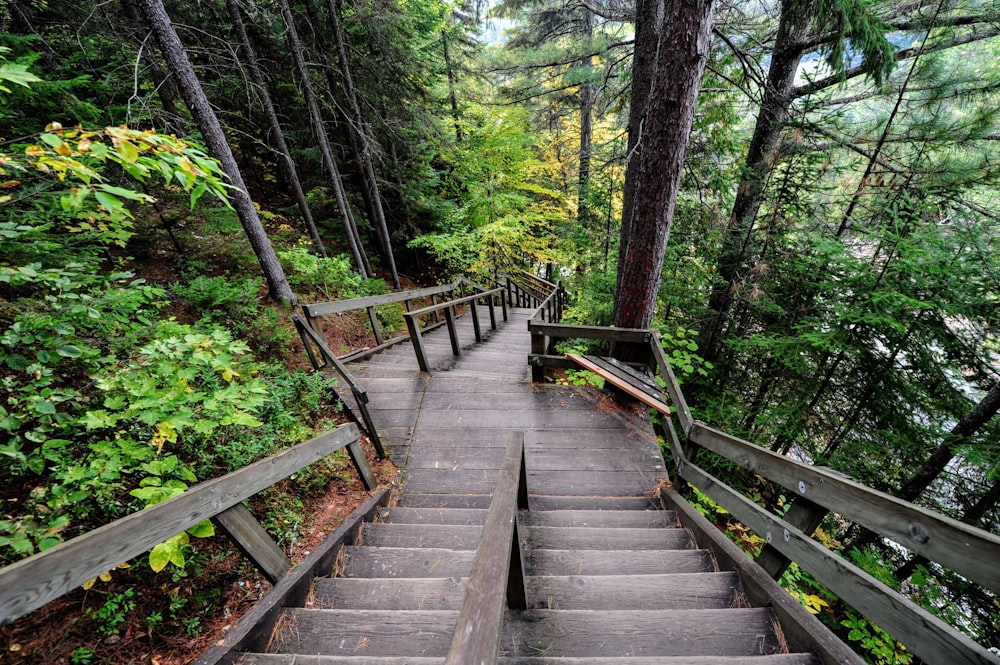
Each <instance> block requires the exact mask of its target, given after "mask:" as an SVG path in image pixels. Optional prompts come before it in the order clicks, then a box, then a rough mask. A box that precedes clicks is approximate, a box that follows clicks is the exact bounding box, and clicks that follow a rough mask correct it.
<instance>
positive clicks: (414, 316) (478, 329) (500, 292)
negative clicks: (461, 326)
mask: <svg viewBox="0 0 1000 665" xmlns="http://www.w3.org/2000/svg"><path fill="white" fill-rule="evenodd" d="M477 288H481V287H477ZM504 294H505V290H504V289H503V288H500V287H498V288H495V289H490V290H488V291H487V290H480V291H479V292H478V293H473V294H472V295H470V296H465V297H464V298H455V299H453V300H448V301H446V302H442V303H437V304H434V305H429V306H427V307H422V308H420V309H416V310H413V311H412V312H407V313H406V314H404V315H403V316H404V318H405V319H406V328H407V330H409V332H410V335H409V337H410V343H411V344H413V351H414V353H416V355H417V364H418V365H419V366H420V371H421V372H430V371H431V367H430V362H429V361H428V360H427V349H426V348H424V339H423V335H422V333H421V330H420V321H419V320H418V317H420V316H423V315H424V314H437V313H438V312H440V311H442V310H443V311H444V319H445V325H447V326H448V337H449V339H451V351H452V353H453V354H454V355H455V356H460V355H462V345H461V343H460V342H459V340H458V329H457V328H456V326H455V307H456V305H462V304H466V303H468V305H469V309H470V312H471V315H472V327H473V330H474V331H475V336H476V342H479V343H481V342H482V341H483V329H482V324H481V323H480V322H479V307H478V303H479V301H480V300H482V299H484V298H485V299H486V305H487V306H488V307H489V311H490V328H491V329H493V330H496V329H497V316H496V308H495V305H494V298H496V297H499V300H500V306H501V308H502V309H503V320H504V321H506V320H507V300H506V298H505V297H504Z"/></svg>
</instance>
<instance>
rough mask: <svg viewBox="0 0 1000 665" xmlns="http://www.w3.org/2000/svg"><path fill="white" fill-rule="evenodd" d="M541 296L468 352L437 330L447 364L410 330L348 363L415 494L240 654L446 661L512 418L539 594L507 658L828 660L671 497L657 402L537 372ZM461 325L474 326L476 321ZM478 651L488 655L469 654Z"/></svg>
mask: <svg viewBox="0 0 1000 665" xmlns="http://www.w3.org/2000/svg"><path fill="white" fill-rule="evenodd" d="M529 315H530V312H529V311H528V310H517V309H514V310H511V312H510V319H509V321H508V322H507V323H506V324H505V325H502V327H501V328H500V329H499V330H498V331H495V332H493V334H492V336H491V338H490V339H488V340H487V341H485V342H484V343H482V344H478V345H470V346H469V347H468V348H466V350H465V351H464V352H463V355H462V356H461V357H459V358H454V357H453V356H452V351H451V346H450V343H449V341H448V336H447V334H446V332H445V331H444V330H443V329H441V330H438V331H435V332H433V333H430V334H428V335H427V336H426V337H425V344H426V346H427V351H428V355H429V357H430V360H431V366H432V372H431V373H430V374H421V373H419V372H418V371H417V364H416V360H415V357H414V354H413V350H412V349H411V348H410V347H409V345H408V344H401V345H398V346H396V347H393V348H392V349H389V350H388V351H385V352H383V353H382V354H380V355H378V356H376V357H374V358H372V359H371V360H368V361H364V362H360V363H355V364H352V365H351V366H350V368H351V370H352V372H354V373H355V374H356V376H357V377H358V379H359V380H360V382H361V383H362V384H363V385H364V386H365V388H366V390H367V391H368V394H369V397H370V402H369V408H370V410H371V413H372V417H373V419H374V421H375V423H376V425H377V427H378V429H379V432H380V435H381V436H382V439H383V441H384V443H385V444H386V447H387V450H388V451H389V452H390V454H391V455H392V458H393V460H394V461H395V462H396V464H397V465H398V466H399V467H400V468H401V469H403V473H402V478H401V491H400V492H399V493H398V495H397V497H396V499H395V500H394V502H393V503H392V504H391V505H390V506H389V507H386V508H382V509H381V510H380V512H379V515H378V518H377V520H376V521H374V522H370V523H366V524H365V525H364V526H363V528H362V530H361V535H360V538H359V539H358V541H357V542H356V543H355V544H352V545H349V546H346V547H344V548H343V550H342V552H341V556H340V558H339V560H338V564H337V565H336V567H335V569H334V570H333V571H331V575H330V576H329V577H325V578H317V579H316V580H315V581H314V583H313V589H312V593H311V596H310V599H309V601H308V602H306V603H305V606H303V607H297V608H285V609H283V610H282V614H281V617H280V619H279V620H278V622H277V624H276V626H275V631H274V634H273V635H272V636H271V638H270V640H269V641H268V646H267V649H266V651H267V653H245V654H242V656H241V657H240V660H239V663H241V665H305V664H311V663H315V664H316V665H335V664H336V663H354V664H355V665H363V664H368V665H373V664H380V665H402V664H404V663H408V664H414V665H421V664H430V663H443V662H444V656H445V654H446V653H447V650H448V646H449V643H450V641H451V638H452V633H453V631H454V629H455V621H456V617H457V614H458V608H459V605H460V604H461V601H462V597H463V592H464V587H465V583H466V578H467V577H468V575H469V572H470V570H471V566H472V561H473V558H474V556H475V553H476V549H477V547H478V546H479V540H480V534H481V532H482V525H483V521H484V519H485V514H486V512H487V511H486V509H487V507H488V506H489V504H490V498H491V493H492V491H493V486H494V483H495V480H496V477H497V471H498V468H499V466H500V461H501V459H502V457H503V455H504V450H505V448H506V446H507V443H508V441H509V440H510V435H511V433H512V432H517V431H523V432H524V441H525V458H526V469H527V485H528V490H529V504H530V511H529V512H527V513H523V514H522V516H521V518H520V520H521V524H522V526H523V529H522V531H521V538H522V543H521V545H522V547H523V549H524V552H525V561H526V568H527V570H526V574H527V576H528V577H527V580H526V586H527V593H528V607H529V609H528V610H527V611H524V612H509V613H508V614H507V616H506V618H505V621H504V625H503V628H502V632H501V651H500V656H501V658H500V662H501V663H508V664H513V663H519V664H522V665H597V664H598V663H618V664H620V665H652V664H653V663H658V664H666V665H670V664H676V665H679V664H680V663H687V664H691V665H696V664H701V665H708V664H709V663H713V664H721V665H738V664H739V665H744V664H746V665H749V664H751V663H754V664H765V663H766V664H772V663H775V664H777V663H781V664H784V665H806V664H813V663H817V662H818V660H816V658H815V657H814V656H813V655H811V654H789V653H785V651H786V650H787V649H786V646H785V644H784V642H783V639H782V637H781V632H780V629H778V628H776V626H777V621H776V619H775V615H774V614H773V612H772V611H771V610H770V609H768V608H751V607H749V604H748V603H747V602H746V601H745V599H744V595H743V592H742V590H741V587H740V584H739V581H738V579H737V576H736V574H735V573H732V572H719V571H718V570H717V569H716V567H715V565H714V560H713V557H712V556H711V555H710V554H709V553H708V552H707V551H705V550H699V549H695V545H694V541H693V539H692V536H691V534H690V533H689V532H688V531H687V530H685V529H683V528H680V526H679V523H678V522H677V517H676V515H675V514H674V513H672V512H670V511H666V510H663V509H662V508H663V507H662V504H661V503H660V500H659V499H658V498H656V497H657V492H656V490H657V486H658V484H659V483H660V482H661V481H662V480H663V479H664V477H665V470H664V463H663V459H662V456H661V453H660V451H659V447H658V445H657V441H656V437H655V435H654V433H653V429H652V426H651V423H650V421H649V418H648V416H647V414H646V411H645V409H644V408H642V407H640V406H639V405H637V404H636V405H627V404H620V403H617V402H616V401H614V400H613V399H611V398H610V397H609V396H608V395H607V394H606V393H603V392H600V391H596V390H590V389H580V388H572V387H563V386H557V385H552V384H547V385H537V384H534V385H533V384H532V383H530V381H529V373H528V366H527V363H526V357H527V354H528V350H529V341H530V340H529V335H528V331H527V320H528V317H529ZM463 325H464V326H465V328H463V329H460V333H459V334H460V339H462V340H463V341H465V342H468V341H471V340H472V339H473V335H472V331H471V325H469V324H468V322H466V323H465V324H463ZM470 665H472V664H470Z"/></svg>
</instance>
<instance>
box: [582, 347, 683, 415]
mask: <svg viewBox="0 0 1000 665" xmlns="http://www.w3.org/2000/svg"><path fill="white" fill-rule="evenodd" d="M566 357H567V358H569V359H570V360H572V361H573V362H575V363H576V364H577V365H579V366H580V367H583V368H584V369H587V370H590V371H591V372H594V373H595V374H597V375H598V376H601V377H602V378H604V380H605V381H607V382H608V383H610V384H611V385H613V386H614V387H616V388H618V389H619V390H622V391H624V392H625V393H627V394H628V395H631V396H632V397H634V398H635V399H637V400H639V401H640V402H642V403H643V404H645V405H647V406H651V407H652V408H654V409H656V410H657V411H659V412H660V413H663V414H666V415H670V405H668V404H667V403H666V402H664V401H663V399H662V393H660V395H659V396H657V395H652V394H650V391H649V390H648V389H647V388H646V386H644V385H643V386H639V385H636V384H635V383H634V382H632V381H631V380H630V379H629V378H627V377H624V376H622V375H621V373H620V372H613V371H611V370H610V369H608V367H605V366H602V365H600V364H598V363H596V362H594V361H593V359H592V358H590V357H589V356H588V357H586V358H585V357H583V356H578V355H576V354H574V353H567V354H566Z"/></svg>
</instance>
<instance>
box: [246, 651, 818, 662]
mask: <svg viewBox="0 0 1000 665" xmlns="http://www.w3.org/2000/svg"><path fill="white" fill-rule="evenodd" d="M497 662H498V665H820V661H819V659H818V658H816V656H814V655H812V654H808V653H785V654H769V655H766V656H677V657H669V656H668V657H653V658H603V657H597V658H558V657H550V658H546V657H544V656H543V657H534V656H523V657H522V656H514V657H509V656H501V657H500V658H499V660H498V661H497ZM443 664H444V658H440V657H438V658H435V657H413V656H381V657H378V656H309V657H308V659H307V660H306V659H303V658H302V657H301V656H294V655H290V654H261V653H245V654H242V655H241V656H240V660H238V661H237V662H236V665H443Z"/></svg>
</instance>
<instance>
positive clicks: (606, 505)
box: [528, 494, 663, 512]
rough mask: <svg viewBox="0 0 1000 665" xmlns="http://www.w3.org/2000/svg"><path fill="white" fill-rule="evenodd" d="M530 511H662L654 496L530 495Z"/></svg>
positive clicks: (658, 500)
mask: <svg viewBox="0 0 1000 665" xmlns="http://www.w3.org/2000/svg"><path fill="white" fill-rule="evenodd" d="M528 504H529V505H530V506H531V510H532V511H533V512H535V511H545V510H652V511H661V510H663V504H662V503H661V502H660V499H659V497H655V496H572V495H564V496H554V495H544V494H532V495H530V496H529V497H528Z"/></svg>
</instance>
